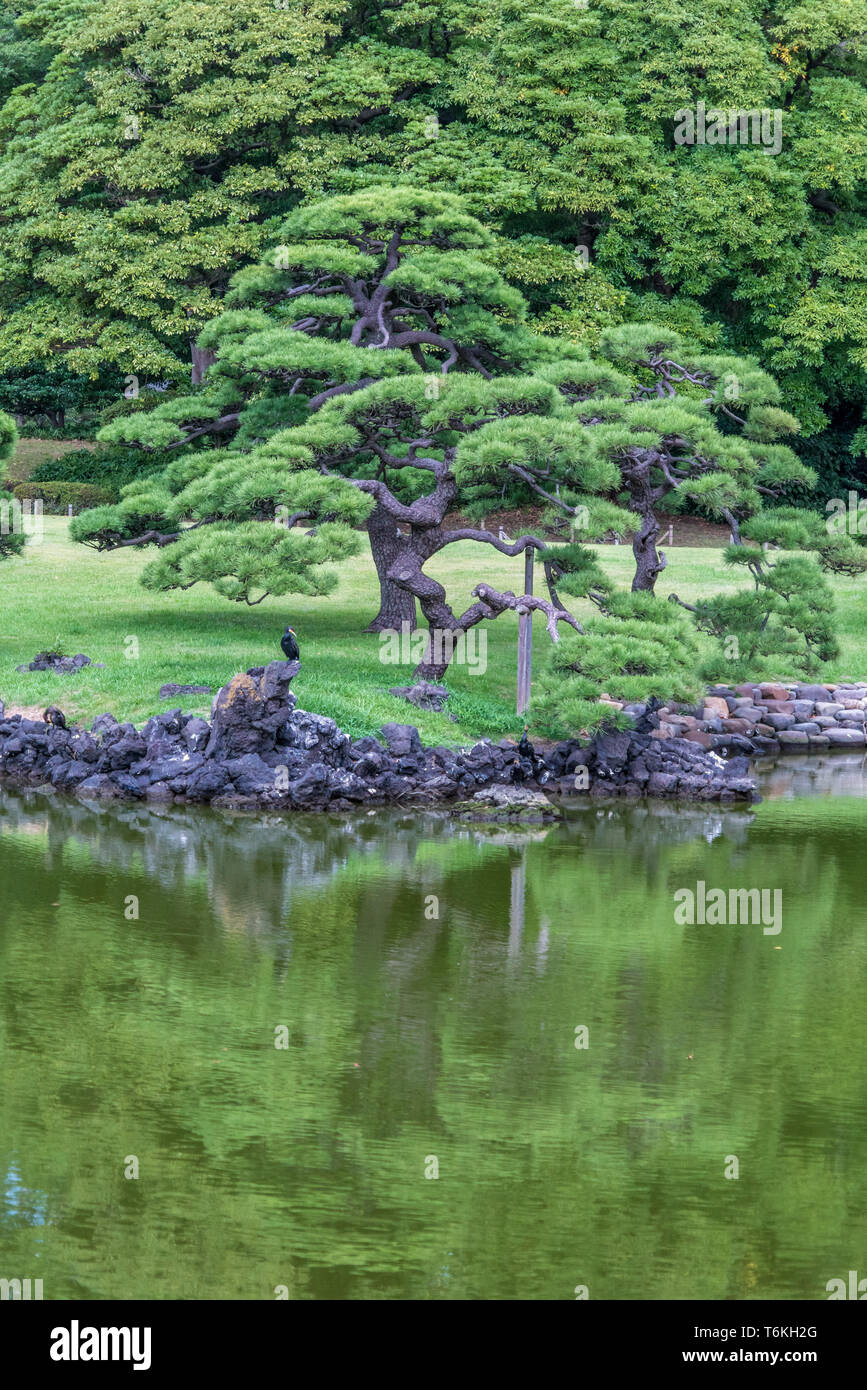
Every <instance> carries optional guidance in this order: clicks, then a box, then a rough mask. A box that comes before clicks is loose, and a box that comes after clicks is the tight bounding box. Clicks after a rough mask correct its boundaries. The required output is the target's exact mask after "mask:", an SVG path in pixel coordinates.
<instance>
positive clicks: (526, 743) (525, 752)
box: [518, 724, 536, 761]
mask: <svg viewBox="0 0 867 1390" xmlns="http://www.w3.org/2000/svg"><path fill="white" fill-rule="evenodd" d="M529 732H530V725H529V724H525V725H524V732H523V733H522V734H521V742H520V743H519V744H518V752H519V753H520V755H521V757H522V758H529V759H530V760H531V761H532V760H533V759H534V758H535V757H536V750H535V748H534V747H533V745H532V743H531V742H530V740H529V739H528V737H527V734H528V733H529Z"/></svg>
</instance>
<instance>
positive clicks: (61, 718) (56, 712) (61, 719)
mask: <svg viewBox="0 0 867 1390" xmlns="http://www.w3.org/2000/svg"><path fill="white" fill-rule="evenodd" d="M42 718H43V720H44V721H45V723H46V724H53V725H54V726H55V728H57V729H65V728H66V715H65V714H64V713H63V710H62V709H58V708H57V706H56V705H49V706H48V709H47V710H46V711H45V713H44V714H43V716H42Z"/></svg>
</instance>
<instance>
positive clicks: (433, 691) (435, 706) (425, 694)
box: [388, 681, 450, 714]
mask: <svg viewBox="0 0 867 1390" xmlns="http://www.w3.org/2000/svg"><path fill="white" fill-rule="evenodd" d="M388 693H389V695H395V696H397V698H398V699H400V700H408V701H409V703H410V704H411V705H415V706H416V707H417V708H418V709H428V710H433V711H434V712H435V713H436V714H439V712H440V711H441V710H442V708H443V706H444V705H445V702H446V700H448V699H449V698H450V692H449V691H448V690H446V688H445V686H444V685H431V684H430V683H429V682H428V681H419V682H418V683H417V684H416V685H395V686H392V687H391V688H390V690H389V692H388Z"/></svg>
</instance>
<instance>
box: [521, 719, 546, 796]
mask: <svg viewBox="0 0 867 1390" xmlns="http://www.w3.org/2000/svg"><path fill="white" fill-rule="evenodd" d="M529 729H530V726H529V724H525V725H524V732H523V733H522V735H521V741H520V743H519V744H518V756H519V757H521V758H527V759H528V760H529V763H530V766H531V768H532V769H533V776H534V777H535V779H536V781H537V782H547V781H548V776H549V774H548V769H547V768H546V766H545V760H544V758H540V757H539V755H538V753H537V752H536V750H535V748H534V747H533V745H532V743H531V742H530V740H529V739H528V737H527V734H528V732H529ZM515 780H517V779H515Z"/></svg>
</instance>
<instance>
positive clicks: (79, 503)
mask: <svg viewBox="0 0 867 1390" xmlns="http://www.w3.org/2000/svg"><path fill="white" fill-rule="evenodd" d="M13 495H14V496H15V497H17V498H18V500H19V502H24V501H34V500H36V499H37V498H38V499H40V500H41V501H42V505H43V509H44V510H45V511H46V512H49V513H59V514H63V513H64V512H66V511H68V509H69V507H70V505H71V506H72V509H73V511H74V512H83V511H86V510H87V508H88V507H101V506H104V505H106V503H109V502H114V501H115V499H116V494H115V492H114V491H113V490H112V489H111V488H105V487H98V486H97V485H96V484H95V483H67V482H58V481H52V482H44V483H42V482H40V483H36V482H33V481H32V480H31V481H30V482H29V483H19V484H18V485H17V487H15V488H14V489H13Z"/></svg>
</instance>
